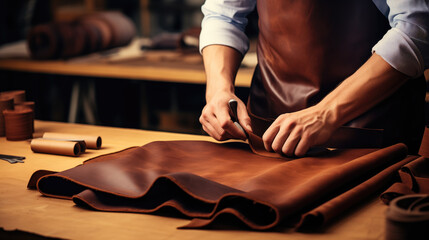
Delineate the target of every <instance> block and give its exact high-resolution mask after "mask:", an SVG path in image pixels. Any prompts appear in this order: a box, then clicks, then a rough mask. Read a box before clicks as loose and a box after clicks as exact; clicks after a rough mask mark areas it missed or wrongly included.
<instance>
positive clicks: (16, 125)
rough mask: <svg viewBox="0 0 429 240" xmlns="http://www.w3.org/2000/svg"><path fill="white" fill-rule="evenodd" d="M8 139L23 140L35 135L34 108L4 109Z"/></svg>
mask: <svg viewBox="0 0 429 240" xmlns="http://www.w3.org/2000/svg"><path fill="white" fill-rule="evenodd" d="M3 114H4V119H5V129H6V139H7V140H9V141H21V140H26V139H30V138H32V137H33V110H31V109H28V108H24V109H17V110H4V111H3Z"/></svg>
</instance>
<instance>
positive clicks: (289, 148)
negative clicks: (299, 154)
mask: <svg viewBox="0 0 429 240" xmlns="http://www.w3.org/2000/svg"><path fill="white" fill-rule="evenodd" d="M301 133H302V131H301V129H299V128H294V130H293V131H292V132H291V133H290V134H289V136H288V138H287V139H286V141H285V142H284V144H283V146H282V152H283V154H284V155H286V156H288V157H293V156H294V153H295V149H296V147H297V145H298V143H299V142H300V140H301Z"/></svg>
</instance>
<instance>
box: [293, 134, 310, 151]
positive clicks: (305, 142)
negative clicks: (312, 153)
mask: <svg viewBox="0 0 429 240" xmlns="http://www.w3.org/2000/svg"><path fill="white" fill-rule="evenodd" d="M311 145H312V144H311V141H310V138H309V137H308V134H306V133H304V134H303V135H302V136H301V139H300V140H299V142H298V144H297V145H296V148H295V155H296V156H297V157H303V156H304V155H305V154H306V153H307V152H308V150H309V149H310V147H311Z"/></svg>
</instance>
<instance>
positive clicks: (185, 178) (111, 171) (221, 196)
mask: <svg viewBox="0 0 429 240" xmlns="http://www.w3.org/2000/svg"><path fill="white" fill-rule="evenodd" d="M406 155H407V149H406V147H405V145H403V144H398V145H395V146H391V147H388V148H385V149H381V150H374V149H349V150H347V149H344V150H331V151H326V152H324V153H323V154H322V155H320V156H317V157H305V158H301V159H290V158H282V157H264V156H260V155H257V154H254V153H253V152H252V151H251V149H250V148H249V146H248V145H247V144H245V143H242V142H230V143H224V144H218V143H212V142H205V141H167V142H152V143H149V144H147V145H145V146H142V147H134V148H130V149H126V150H124V151H121V152H118V153H113V154H108V155H105V156H99V157H96V158H94V159H91V160H89V161H87V162H85V163H84V164H83V165H80V166H77V167H75V168H72V169H69V170H66V171H63V172H60V173H52V172H46V173H45V172H43V171H39V172H36V173H35V174H34V176H33V177H32V178H31V179H30V183H29V188H34V187H36V186H37V189H38V190H39V191H40V192H41V193H42V194H44V195H46V196H50V197H58V198H66V199H72V200H73V201H74V202H75V203H76V204H77V205H79V206H83V207H89V208H92V209H96V210H101V211H118V212H140V213H156V212H158V211H160V210H167V211H172V209H176V210H177V211H179V212H181V213H182V214H183V215H185V216H187V217H191V218H193V220H192V221H191V222H190V223H189V224H188V225H187V226H184V227H185V228H199V227H205V226H208V225H211V224H212V223H216V220H222V219H224V218H229V219H235V220H237V219H238V220H240V222H242V223H244V224H245V225H247V226H248V227H250V228H252V229H258V230H264V229H270V228H273V227H275V226H278V225H279V224H280V223H281V222H283V221H286V222H289V223H290V222H291V221H292V222H293V223H297V222H296V219H297V217H299V216H301V215H304V216H305V218H306V219H307V220H305V219H304V221H301V223H300V224H299V227H301V228H304V227H308V226H310V227H316V226H320V225H321V224H323V223H324V222H325V221H326V220H330V219H332V218H334V217H335V216H338V215H339V214H341V213H342V212H343V210H344V209H347V208H348V207H350V206H353V204H355V203H357V202H359V201H361V200H362V199H363V198H365V197H366V196H368V195H370V194H373V193H374V192H375V191H376V190H378V189H379V188H381V187H383V186H386V185H385V184H386V183H387V182H389V180H390V178H391V177H392V176H393V174H394V173H395V172H396V171H397V170H398V169H399V168H400V167H401V166H402V165H404V164H405V163H407V162H409V161H411V160H412V159H414V158H415V157H411V158H406ZM36 181H37V184H36ZM332 202H335V203H336V204H337V205H336V207H332V206H331V203H332ZM324 203H327V204H328V205H325V204H324ZM315 208H316V209H315ZM312 209H314V210H313V211H311V210H312ZM309 211H310V212H309ZM173 212H176V211H173ZM310 215H311V216H317V217H311V216H310ZM309 216H310V217H309ZM324 216H325V217H324ZM298 219H299V218H298ZM314 219H317V220H316V221H313V220H314Z"/></svg>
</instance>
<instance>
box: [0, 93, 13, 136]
mask: <svg viewBox="0 0 429 240" xmlns="http://www.w3.org/2000/svg"><path fill="white" fill-rule="evenodd" d="M12 109H13V98H12V97H10V96H2V95H0V137H2V136H5V134H6V131H5V121H4V115H3V111H4V110H12Z"/></svg>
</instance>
